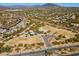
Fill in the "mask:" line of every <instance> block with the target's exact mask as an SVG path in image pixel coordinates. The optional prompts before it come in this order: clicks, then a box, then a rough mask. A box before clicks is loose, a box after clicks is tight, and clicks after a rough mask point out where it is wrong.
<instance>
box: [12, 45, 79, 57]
mask: <svg viewBox="0 0 79 59" xmlns="http://www.w3.org/2000/svg"><path fill="white" fill-rule="evenodd" d="M66 47H68V48H70V47H79V45H73V46H63V47H58V48H52V47H48V48H45V49H41V50H39V51H32V52H29V53H26V52H25V53H20V54H15V55H11V56H25V55H26V56H27V55H32V56H33V55H35V56H40V54H41V55H45V54H44V53H43V54H42V53H41V52H44V51H47V50H58V49H62V48H66Z"/></svg>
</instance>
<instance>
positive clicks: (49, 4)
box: [42, 3, 59, 7]
mask: <svg viewBox="0 0 79 59" xmlns="http://www.w3.org/2000/svg"><path fill="white" fill-rule="evenodd" d="M42 6H43V7H49V6H50V7H59V5H57V4H54V3H46V4H44V5H42Z"/></svg>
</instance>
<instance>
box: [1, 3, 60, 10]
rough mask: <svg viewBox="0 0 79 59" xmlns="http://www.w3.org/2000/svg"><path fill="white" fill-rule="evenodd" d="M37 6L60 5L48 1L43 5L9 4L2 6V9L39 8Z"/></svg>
mask: <svg viewBox="0 0 79 59" xmlns="http://www.w3.org/2000/svg"><path fill="white" fill-rule="evenodd" d="M37 7H59V5H57V4H53V3H46V4H42V5H40V4H39V5H32V6H29V5H19V4H18V5H9V6H0V9H6V8H13V9H16V8H37Z"/></svg>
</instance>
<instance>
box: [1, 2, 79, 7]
mask: <svg viewBox="0 0 79 59" xmlns="http://www.w3.org/2000/svg"><path fill="white" fill-rule="evenodd" d="M39 4H40V5H41V4H44V3H0V5H3V6H12V5H29V6H32V5H39ZM54 4H55V3H54ZM56 4H58V5H61V6H65V7H79V3H56Z"/></svg>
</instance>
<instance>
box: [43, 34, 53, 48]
mask: <svg viewBox="0 0 79 59" xmlns="http://www.w3.org/2000/svg"><path fill="white" fill-rule="evenodd" d="M42 37H43V39H44V42H45V44H46V46H47V47H51V44H50V43H49V42H48V39H49V38H52V37H53V35H42Z"/></svg>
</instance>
